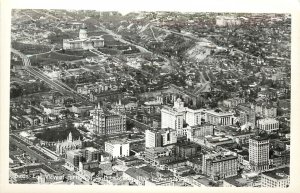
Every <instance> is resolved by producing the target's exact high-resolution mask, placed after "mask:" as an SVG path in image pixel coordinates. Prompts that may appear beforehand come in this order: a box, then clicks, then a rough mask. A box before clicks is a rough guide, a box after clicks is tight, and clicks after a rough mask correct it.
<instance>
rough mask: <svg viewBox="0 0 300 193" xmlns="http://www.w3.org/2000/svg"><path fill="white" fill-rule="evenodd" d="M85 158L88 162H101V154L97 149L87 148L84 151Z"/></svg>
mask: <svg viewBox="0 0 300 193" xmlns="http://www.w3.org/2000/svg"><path fill="white" fill-rule="evenodd" d="M84 157H85V159H86V162H91V161H101V152H100V150H98V149H96V148H93V147H87V148H85V150H84Z"/></svg>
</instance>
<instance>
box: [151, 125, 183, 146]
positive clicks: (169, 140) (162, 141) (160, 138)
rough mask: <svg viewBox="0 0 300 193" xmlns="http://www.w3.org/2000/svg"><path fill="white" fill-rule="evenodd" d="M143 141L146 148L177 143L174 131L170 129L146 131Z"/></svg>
mask: <svg viewBox="0 0 300 193" xmlns="http://www.w3.org/2000/svg"><path fill="white" fill-rule="evenodd" d="M145 141H146V148H148V147H163V146H165V145H169V144H174V143H176V142H177V137H176V131H175V130H174V129H171V128H167V129H152V130H146V132H145Z"/></svg>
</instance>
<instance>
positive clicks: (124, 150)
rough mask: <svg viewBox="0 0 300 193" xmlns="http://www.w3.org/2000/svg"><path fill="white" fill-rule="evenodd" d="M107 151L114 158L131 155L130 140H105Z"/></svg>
mask: <svg viewBox="0 0 300 193" xmlns="http://www.w3.org/2000/svg"><path fill="white" fill-rule="evenodd" d="M105 151H106V152H107V153H109V154H110V155H111V156H112V157H113V158H118V157H125V156H129V152H130V148H129V142H127V141H126V140H113V141H107V142H105Z"/></svg>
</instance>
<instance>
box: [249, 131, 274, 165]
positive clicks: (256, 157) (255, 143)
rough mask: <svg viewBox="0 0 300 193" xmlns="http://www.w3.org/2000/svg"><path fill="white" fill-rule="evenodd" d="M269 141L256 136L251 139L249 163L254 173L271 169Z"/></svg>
mask: <svg viewBox="0 0 300 193" xmlns="http://www.w3.org/2000/svg"><path fill="white" fill-rule="evenodd" d="M269 150H270V144H269V139H267V138H265V137H261V136H255V137H252V138H250V139H249V163H250V166H251V169H252V170H253V171H266V170H268V169H269Z"/></svg>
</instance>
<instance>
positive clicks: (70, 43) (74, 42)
mask: <svg viewBox="0 0 300 193" xmlns="http://www.w3.org/2000/svg"><path fill="white" fill-rule="evenodd" d="M103 46H104V39H103V38H102V37H101V36H91V37H88V35H87V27H86V26H85V25H84V24H83V25H82V28H81V29H80V30H79V37H78V38H75V39H63V49H64V50H82V49H83V50H88V49H94V48H99V47H103Z"/></svg>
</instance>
